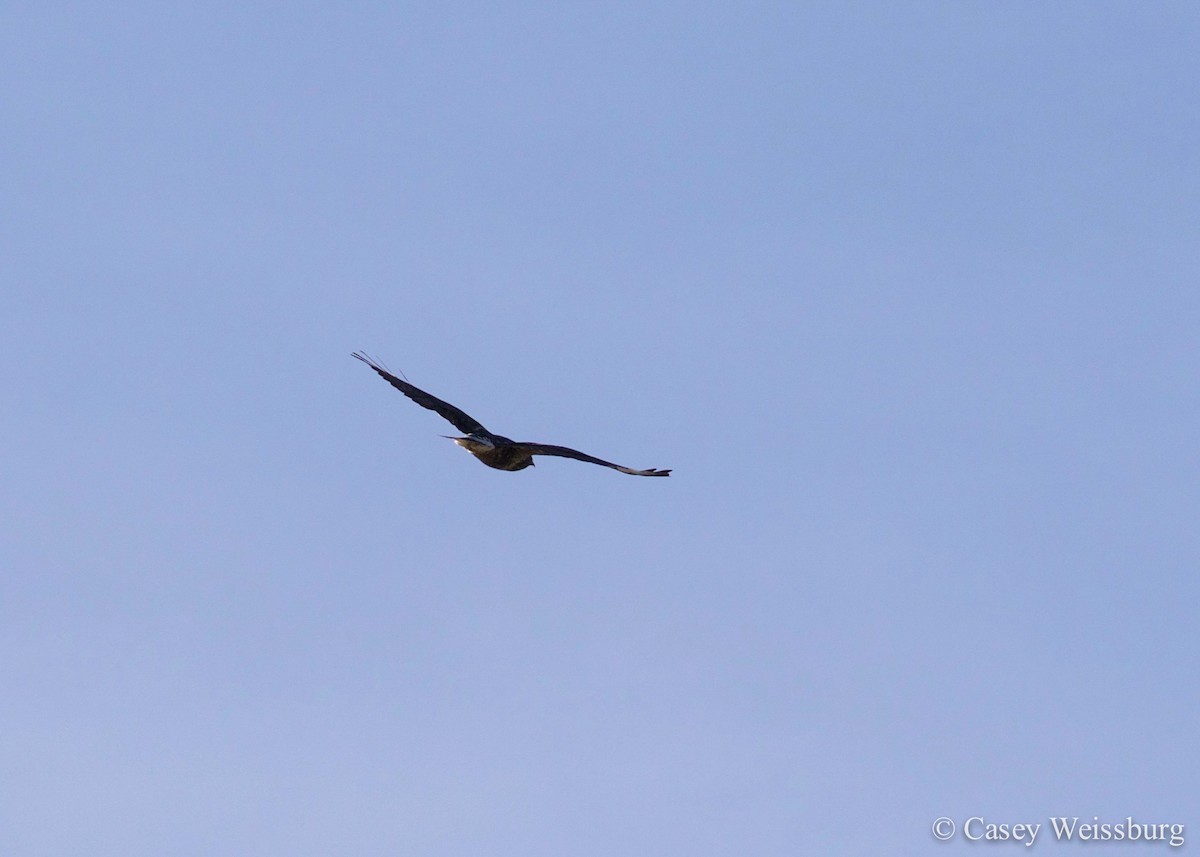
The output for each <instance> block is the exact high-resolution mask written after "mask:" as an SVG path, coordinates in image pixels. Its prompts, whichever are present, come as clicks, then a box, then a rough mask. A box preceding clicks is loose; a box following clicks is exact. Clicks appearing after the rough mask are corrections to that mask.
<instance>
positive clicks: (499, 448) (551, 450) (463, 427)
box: [352, 351, 671, 476]
mask: <svg viewBox="0 0 1200 857" xmlns="http://www.w3.org/2000/svg"><path fill="white" fill-rule="evenodd" d="M352 356H353V357H356V358H358V359H359V360H361V361H362V362H363V363H366V364H367V365H368V366H370V367H371V368H372V369H374V370H375V371H376V372H378V373H379V376H380V377H381V378H383V379H384V380H385V381H387V382H388V383H389V384H391V385H392V386H393V387H395V388H396V389H397V390H399V391H400V392H401V393H403V394H404V395H406V396H408V397H409V398H410V399H412V400H413V401H414V402H416V403H417V404H418V405H420V406H421V407H423V408H428V409H429V410H431V411H434V412H435V413H437V414H439V415H440V416H441V417H442V418H443V419H445V420H446V421H448V422H449V423H450V424H451V425H453V426H454V427H455V428H456V429H458V430H459V431H461V432H464V433H465V434H466V437H452V438H450V440H452V441H454V442H455V443H457V444H458V445H459V446H461V447H462V448H463V449H465V450H466V451H467V452H469V453H471V455H473V456H475V457H476V458H478V459H479V460H480V461H482V462H483V463H484V464H486V465H487V466H488V467H494V468H496V469H497V470H524V469H525V468H526V467H533V456H535V455H555V456H558V457H559V458H574V459H575V460H576V461H586V462H588V463H589V464H599V465H601V466H603V467H611V468H612V469H613V470H619V471H621V472H622V473H628V474H630V475H632V476H670V475H671V471H670V470H658V469H654V468H652V469H650V470H634V469H633V468H631V467H622V466H621V465H620V464H613V463H612V462H611V461H605V460H604V459H602V458H596V457H595V456H591V455H588V454H587V453H585V452H580V451H579V450H577V449H571V448H569V447H566V446H553V445H551V444H546V443H528V442H524V441H516V440H510V439H509V438H507V437H503V436H501V435H498V434H492V433H491V432H490V431H488V430H487V429H486V428H484V427H483V424H482V423H480V422H479V421H478V420H476V419H474V418H473V417H471V416H468V415H467V414H466V413H464V412H463V411H460V410H459V409H458V408H456V407H454V405H452V404H450V403H449V402H443V401H442V400H441V399H439V398H437V396H432V395H430V394H429V393H426V392H425V391H424V390H422V389H421V388H419V387H414V386H413V385H412V384H410V383H408V382H407V381H405V380H404V379H403V378H397V377H396V376H395V375H393V374H392V373H391V372H389V371H388V370H387V369H384V368H383V367H382V366H380V365H379V364H378V363H376V362H375V361H374V360H372V359H371V358H370V357H368V356H367V355H365V354H363V353H361V352H357V351H356V352H355V353H354V354H353V355H352Z"/></svg>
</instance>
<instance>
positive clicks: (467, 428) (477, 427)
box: [351, 351, 490, 435]
mask: <svg viewBox="0 0 1200 857" xmlns="http://www.w3.org/2000/svg"><path fill="white" fill-rule="evenodd" d="M351 356H353V357H357V358H358V359H359V360H361V361H362V362H363V363H366V364H367V365H368V366H370V367H371V368H372V369H374V370H375V371H376V372H378V373H379V376H380V377H381V378H383V380H385V381H387V382H388V383H389V384H391V385H392V386H393V387H395V388H396V389H397V390H399V391H400V392H401V393H403V394H404V395H406V396H408V397H409V398H410V399H412V400H413V401H414V402H416V403H417V404H418V405H420V406H421V407H422V408H429V410H431V411H436V412H437V413H438V414H440V415H441V416H442V418H443V419H445V420H447V421H449V422H450V423H451V424H452V425H453V426H454V427H455V428H456V429H458V430H459V431H461V432H463V433H464V434H485V435H486V434H490V432H488V430H487V429H485V428H484V427H483V426H482V425H481V424H480V422H479V421H478V420H476V419H474V418H473V417H470V416H467V415H466V414H464V413H463V412H462V411H460V410H459V409H458V408H456V407H454V405H452V404H450V403H449V402H443V401H442V400H441V399H439V398H438V397H437V396H431V395H429V394H428V393H426V392H425V391H424V390H422V389H420V388H419V387H414V386H413V385H412V384H410V383H408V382H407V381H405V380H404V379H403V378H397V377H396V376H395V375H393V374H392V373H391V372H389V371H388V370H386V369H384V368H383V367H382V366H380V365H379V364H378V363H376V362H375V361H374V360H372V359H371V358H370V357H368V356H367V355H365V354H363V353H362V352H359V351H356V352H354V354H353V355H351Z"/></svg>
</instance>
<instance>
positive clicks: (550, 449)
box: [517, 443, 671, 476]
mask: <svg viewBox="0 0 1200 857" xmlns="http://www.w3.org/2000/svg"><path fill="white" fill-rule="evenodd" d="M517 446H519V447H521V449H523V450H525V451H526V452H528V453H529V454H530V455H557V456H559V457H560V458H574V459H575V460H576V461H586V462H588V463H589V464H599V465H601V466H602V467H611V468H612V469H613V470H620V471H621V472H622V473H628V474H630V475H631V476H670V475H671V471H670V470H657V469H654V468H651V469H650V470H634V469H633V468H632V467H622V466H621V465H619V464H613V463H612V462H611V461H605V460H604V459H602V458H596V457H595V456H592V455H588V454H587V453H586V452H580V451H579V450H577V449H571V448H569V447H566V446H551V445H550V444H546V443H518V444H517Z"/></svg>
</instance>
